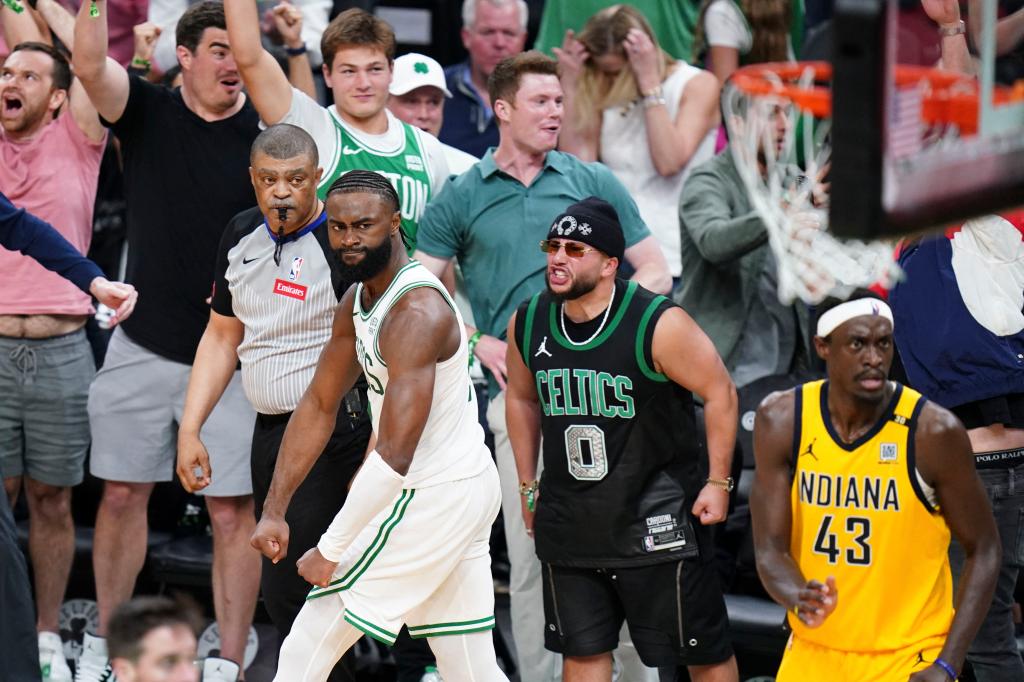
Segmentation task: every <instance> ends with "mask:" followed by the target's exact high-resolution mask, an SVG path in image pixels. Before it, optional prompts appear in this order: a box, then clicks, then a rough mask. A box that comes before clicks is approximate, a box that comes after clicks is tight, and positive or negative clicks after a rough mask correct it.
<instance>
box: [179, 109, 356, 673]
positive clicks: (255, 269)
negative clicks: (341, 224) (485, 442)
mask: <svg viewBox="0 0 1024 682" xmlns="http://www.w3.org/2000/svg"><path fill="white" fill-rule="evenodd" d="M249 162H250V169H249V173H250V175H251V178H252V184H253V187H254V188H255V190H256V198H257V203H258V204H259V205H258V207H256V208H252V209H249V210H247V211H243V212H242V213H239V214H238V215H237V216H235V217H234V218H233V219H232V221H231V223H230V224H229V225H228V227H227V229H226V230H225V231H224V237H223V239H222V240H221V243H220V248H219V249H218V254H217V264H216V268H215V277H216V279H215V281H214V292H213V300H212V305H213V310H212V311H211V312H210V321H209V323H208V324H207V327H206V332H205V333H204V334H203V338H202V341H201V342H200V344H199V351H198V352H197V354H196V361H195V364H194V365H193V369H192V376H191V378H190V380H189V386H188V394H187V396H186V398H185V409H184V414H183V417H182V420H181V428H180V429H179V432H178V476H179V477H180V478H181V481H182V484H183V485H184V486H185V488H186V489H188V490H189V491H194V490H200V489H202V488H204V487H206V486H207V485H209V483H210V481H211V479H212V478H215V477H216V476H217V472H216V471H211V470H210V459H209V456H208V455H207V452H206V448H205V447H204V446H203V443H202V441H201V440H200V437H199V434H200V429H201V428H202V426H203V423H204V422H205V421H206V418H207V417H208V416H209V414H210V412H211V411H212V410H213V408H214V405H216V403H217V401H218V399H219V398H220V396H221V393H223V391H224V389H225V387H226V386H227V385H228V382H229V381H230V379H231V375H232V373H233V372H234V369H235V366H236V364H237V363H238V362H239V361H240V362H241V367H242V384H243V387H244V389H245V394H246V397H247V398H248V399H249V401H250V402H251V403H252V405H253V407H254V408H255V409H256V412H257V416H256V426H255V429H254V432H253V439H252V482H253V496H254V498H255V503H256V517H257V518H260V517H261V516H262V515H263V513H264V509H263V502H264V500H265V499H266V497H267V490H268V488H269V486H270V481H271V478H272V477H273V473H274V465H275V463H276V461H277V451H278V447H279V446H280V443H281V438H282V436H283V435H284V430H285V426H286V425H287V424H288V419H289V417H290V416H291V413H292V410H294V409H295V406H296V405H297V404H298V402H299V399H300V398H301V397H302V394H303V392H304V391H305V390H306V386H308V385H309V383H310V381H311V380H312V378H313V373H314V371H315V370H316V365H317V360H318V359H319V357H320V351H321V349H322V348H323V347H324V345H325V344H326V343H327V340H328V338H329V337H330V335H331V327H332V324H333V322H334V311H335V308H336V307H337V305H338V301H339V300H340V298H341V296H342V294H344V293H345V290H346V289H347V288H348V285H349V282H346V281H344V280H343V279H342V278H341V276H340V275H339V274H338V271H337V268H336V263H335V260H334V254H333V252H332V251H331V248H330V244H329V243H328V240H327V224H326V219H327V214H326V212H325V210H324V204H323V202H322V201H320V200H319V199H317V197H316V185H317V181H318V180H319V178H320V175H321V170H320V169H319V167H318V163H319V160H318V155H317V149H316V144H315V143H314V142H313V138H311V137H310V136H309V134H307V133H306V132H305V131H303V130H302V129H300V128H297V127H295V126H291V125H275V126H271V127H270V128H267V129H266V130H265V131H263V132H262V133H261V134H260V135H259V137H257V138H256V140H255V142H253V145H252V151H251V154H250V157H249ZM363 405H365V393H361V392H360V389H358V388H357V389H354V390H353V391H352V392H351V393H349V394H348V395H347V396H346V398H345V400H343V401H342V405H341V409H340V410H339V414H338V419H337V421H336V422H335V425H334V432H333V434H332V435H331V437H330V440H329V441H328V443H327V446H326V448H325V449H324V451H323V453H322V454H321V456H320V458H319V460H318V461H317V463H316V464H315V465H314V467H313V469H312V471H311V472H310V475H309V476H307V477H306V479H305V481H304V482H303V484H302V485H301V486H300V487H299V489H298V491H297V493H296V495H295V496H294V498H293V499H292V502H291V504H290V506H289V507H288V510H287V513H286V514H284V519H285V520H286V521H287V523H288V526H289V527H290V528H291V538H290V547H291V548H292V554H293V560H292V561H282V562H280V563H277V564H273V563H271V562H270V561H269V560H267V559H264V560H263V573H262V578H261V587H262V590H263V600H264V603H265V605H266V607H267V612H268V613H269V614H270V617H271V619H272V620H273V622H274V626H275V627H276V628H277V630H278V632H279V633H280V635H281V639H282V640H283V639H284V637H285V636H286V635H287V634H288V631H289V630H290V628H291V624H292V621H293V620H294V619H295V616H296V614H297V613H298V612H299V609H300V608H302V604H303V602H304V601H305V597H306V594H307V592H309V585H308V584H307V583H306V582H305V581H304V580H303V579H302V578H301V577H300V576H299V574H298V572H297V571H296V570H295V564H294V559H295V558H298V557H299V556H301V555H302V553H303V552H305V551H306V550H307V549H309V548H310V547H313V546H315V545H316V543H317V541H318V540H319V539H320V535H321V534H322V533H323V531H324V529H325V528H327V526H329V525H330V523H331V520H332V519H333V518H334V515H335V514H336V513H337V512H338V510H339V509H340V508H341V506H342V503H343V502H344V501H345V494H346V490H347V488H348V482H349V481H350V480H351V479H352V477H353V476H354V475H355V472H356V469H357V468H358V467H359V465H360V463H361V462H362V459H363V455H364V453H365V452H366V447H367V443H368V442H369V438H370V431H371V429H370V422H369V418H368V416H367V414H366V412H365V410H364V408H363V407H362V406H363ZM277 513H278V512H276V511H272V510H266V514H267V515H268V516H271V515H274V514H277ZM281 513H284V512H283V510H281ZM331 679H338V680H341V679H352V678H351V677H349V676H346V674H345V673H344V671H342V670H341V669H340V666H339V669H336V670H335V672H334V676H333V677H332V678H331Z"/></svg>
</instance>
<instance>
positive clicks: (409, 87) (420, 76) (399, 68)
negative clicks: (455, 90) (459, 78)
mask: <svg viewBox="0 0 1024 682" xmlns="http://www.w3.org/2000/svg"><path fill="white" fill-rule="evenodd" d="M424 85H430V86H432V87H435V88H437V89H438V90H440V91H441V92H443V93H444V96H445V97H451V96H452V93H450V92H448V86H447V85H446V84H445V82H444V69H442V68H441V65H440V64H438V63H437V60H436V59H432V58H430V57H428V56H427V55H425V54H419V53H417V52H410V53H408V54H403V55H402V56H401V57H399V58H398V59H396V60H395V65H394V71H393V73H392V76H391V87H390V88H388V92H390V93H391V94H392V95H404V94H405V93H407V92H412V91H413V90H415V89H416V88H422V87H423V86H424Z"/></svg>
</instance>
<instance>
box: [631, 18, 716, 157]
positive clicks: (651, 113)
mask: <svg viewBox="0 0 1024 682" xmlns="http://www.w3.org/2000/svg"><path fill="white" fill-rule="evenodd" d="M644 35H645V37H646V34H644ZM719 93H720V88H719V85H718V80H717V79H716V78H715V77H714V75H712V74H711V73H710V72H708V71H702V72H701V73H699V74H697V75H696V76H694V77H693V79H692V80H690V82H689V83H687V84H686V89H685V90H684V91H683V94H682V96H681V98H680V100H679V111H678V112H677V113H676V117H675V120H672V119H671V118H669V115H668V109H666V108H665V107H664V106H661V105H657V106H651V107H647V109H646V111H645V112H644V117H645V118H644V122H645V123H646V125H645V129H646V130H647V148H648V149H649V150H650V152H651V160H652V161H654V168H655V169H656V170H657V171H658V173H659V174H660V175H662V176H666V177H667V176H672V175H675V174H676V173H679V172H680V171H682V170H683V168H685V167H686V164H688V163H690V159H691V158H692V157H693V154H694V152H696V151H697V148H698V147H699V146H700V144H701V142H703V141H704V139H705V138H706V137H707V135H708V132H709V131H711V129H712V128H716V127H717V126H718V123H719V121H720V117H719V114H718V96H719Z"/></svg>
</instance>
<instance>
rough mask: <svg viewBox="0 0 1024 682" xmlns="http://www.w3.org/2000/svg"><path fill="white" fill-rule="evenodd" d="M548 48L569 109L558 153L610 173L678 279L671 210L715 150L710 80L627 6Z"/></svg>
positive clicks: (714, 96) (715, 88)
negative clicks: (662, 44)
mask: <svg viewBox="0 0 1024 682" xmlns="http://www.w3.org/2000/svg"><path fill="white" fill-rule="evenodd" d="M554 52H555V55H556V56H557V57H558V63H559V67H560V71H561V81H562V88H563V90H564V91H565V107H566V111H567V112H569V115H567V116H566V117H565V119H564V120H563V126H562V135H561V138H560V140H559V148H560V149H561V150H562V151H566V152H570V153H572V154H575V155H576V156H578V157H579V158H580V159H583V160H584V161H601V162H602V163H604V164H605V165H606V166H608V167H609V168H610V169H611V170H612V172H613V173H615V175H616V177H617V178H618V179H619V180H620V181H621V182H622V184H624V185H625V186H626V189H628V190H629V192H630V194H632V195H633V197H634V198H635V199H636V203H637V205H638V206H639V208H640V215H641V216H642V217H643V219H644V222H646V223H647V225H648V227H649V228H650V229H651V232H652V233H653V234H654V236H655V237H656V238H657V240H658V243H659V245H660V246H661V249H662V251H663V252H664V254H665V258H666V259H667V260H668V264H669V270H670V272H671V274H672V277H673V279H674V280H678V278H679V276H680V274H681V272H682V263H681V260H680V245H679V218H678V216H677V211H676V205H677V204H678V200H679V195H680V193H681V192H682V188H683V183H684V182H685V181H686V177H687V176H688V174H689V171H690V169H691V168H693V167H695V166H696V165H698V164H700V163H702V162H703V161H705V160H707V159H710V158H711V157H712V155H713V154H714V144H715V132H716V131H717V127H718V123H719V113H718V96H719V84H718V82H717V80H716V79H715V77H714V76H713V75H711V74H710V73H708V72H706V71H703V70H701V69H698V68H695V67H693V66H690V65H689V64H687V63H686V62H683V61H676V60H675V59H673V58H672V57H671V56H669V54H668V53H666V52H665V51H664V50H662V49H661V48H660V47H659V46H658V42H657V38H656V37H655V35H654V31H653V29H652V28H651V25H650V23H649V22H648V21H647V19H646V17H644V15H643V14H641V13H640V11H639V10H637V9H636V8H634V7H632V6H630V5H613V6H612V7H609V8H607V9H604V10H602V11H600V12H598V13H597V14H595V15H594V16H592V17H591V18H590V19H589V20H587V23H586V24H585V25H584V27H583V30H582V31H581V32H580V34H579V36H576V35H575V34H574V33H573V32H572V31H567V32H566V36H565V41H564V42H563V44H562V47H561V48H554Z"/></svg>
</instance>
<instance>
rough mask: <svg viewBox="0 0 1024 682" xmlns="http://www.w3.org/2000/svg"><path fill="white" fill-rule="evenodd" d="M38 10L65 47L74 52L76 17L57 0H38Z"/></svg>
mask: <svg viewBox="0 0 1024 682" xmlns="http://www.w3.org/2000/svg"><path fill="white" fill-rule="evenodd" d="M36 10H37V11H38V12H39V14H41V15H42V17H43V19H45V20H46V24H47V26H49V27H50V30H51V31H53V35H55V36H57V38H58V39H59V40H60V42H62V43H64V47H66V48H68V51H70V52H71V53H72V54H74V52H75V17H74V15H72V14H71V12H69V11H68V10H67V8H65V7H64V6H63V5H61V4H60V3H58V2H56V1H55V0H36Z"/></svg>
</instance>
